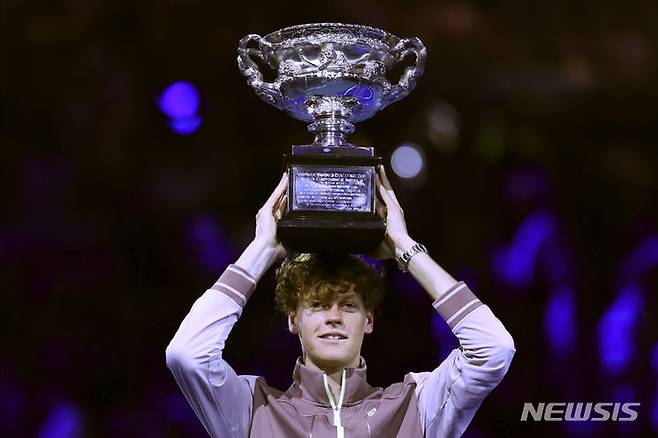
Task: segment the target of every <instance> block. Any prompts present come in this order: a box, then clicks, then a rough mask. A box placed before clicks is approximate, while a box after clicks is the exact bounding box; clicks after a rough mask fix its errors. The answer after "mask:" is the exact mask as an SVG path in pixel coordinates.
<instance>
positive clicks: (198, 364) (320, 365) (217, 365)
mask: <svg viewBox="0 0 658 438" xmlns="http://www.w3.org/2000/svg"><path fill="white" fill-rule="evenodd" d="M287 182H288V181H287V175H285V174H284V175H283V178H282V179H281V182H280V183H279V185H278V187H277V188H276V189H275V190H274V192H273V193H272V195H271V196H270V198H269V199H268V200H267V202H266V203H265V205H264V206H263V207H262V208H261V210H260V211H259V212H258V215H257V216H256V236H255V238H254V240H253V242H252V243H251V244H250V245H249V246H248V247H247V248H246V249H245V251H244V252H243V254H242V255H241V256H240V258H239V259H238V260H237V261H236V262H235V264H233V265H230V266H229V267H228V268H227V269H226V271H225V272H224V273H223V274H222V276H221V277H220V278H219V280H218V281H217V282H216V283H215V285H214V286H213V287H212V288H211V289H209V290H207V291H206V292H205V293H204V294H203V295H202V296H201V297H200V298H199V299H198V300H197V301H196V302H195V303H194V305H193V306H192V309H191V310H190V312H189V314H188V315H187V316H186V317H185V319H184V320H183V322H182V324H181V326H180V328H179V329H178V332H177V333H176V335H175V336H174V338H173V339H172V341H171V343H170V344H169V346H168V347H167V351H166V359H167V366H168V367H169V369H170V370H171V371H172V373H173V375H174V377H175V379H176V381H177V382H178V385H179V386H180V388H181V390H182V391H183V393H184V394H185V397H186V398H187V401H188V402H189V403H190V405H191V406H192V408H193V409H194V411H195V412H196V414H197V416H198V418H199V420H201V422H202V423H203V425H204V427H205V428H206V430H207V431H208V433H209V434H210V435H211V436H213V437H247V436H251V437H266V436H267V437H312V438H323V437H339V438H341V437H348V438H352V437H354V438H360V437H373V438H381V437H405V438H407V437H456V436H460V435H461V434H462V433H463V432H464V430H465V429H466V427H467V426H468V424H469V423H470V421H471V419H472V418H473V416H474V415H475V412H476V410H477V409H478V407H479V406H480V404H481V403H482V400H483V399H484V398H485V397H486V395H487V394H488V393H489V392H490V391H491V390H492V389H493V388H495V387H496V385H497V384H498V383H499V382H500V381H501V380H502V378H503V376H504V375H505V373H506V372H507V369H508V368H509V365H510V362H511V360H512V357H513V355H514V352H515V349H514V342H513V340H512V337H511V336H510V334H509V333H508V332H507V330H506V329H505V327H504V326H503V324H502V323H501V322H500V321H499V320H498V319H497V318H496V317H495V316H494V315H493V313H492V312H491V309H490V308H489V307H488V306H486V305H484V304H482V303H481V302H480V300H478V299H477V298H476V297H475V295H474V294H473V292H471V291H470V289H469V288H468V286H467V285H466V284H465V283H464V282H457V281H456V280H455V279H454V278H452V277H451V276H450V275H449V274H448V273H447V272H445V271H444V270H443V269H442V268H441V267H440V266H439V265H438V264H436V263H435V262H434V260H432V258H431V257H430V256H429V255H428V254H427V251H426V250H425V248H424V247H422V245H417V244H416V242H415V241H414V240H413V239H411V237H409V235H408V233H407V229H406V224H405V221H404V216H403V212H402V209H401V208H400V204H399V203H398V201H397V198H396V196H395V193H394V192H393V189H392V188H391V185H390V183H389V182H388V179H387V178H386V174H385V173H384V170H383V168H380V170H379V175H378V177H377V188H378V192H379V195H380V197H381V200H382V201H383V205H380V206H379V207H378V214H380V216H382V217H383V218H385V219H386V238H385V241H384V242H383V243H382V245H381V246H380V247H379V248H378V249H377V251H376V252H375V254H372V255H373V256H374V257H378V258H397V259H398V263H399V264H400V266H401V268H402V269H404V270H406V269H408V271H409V272H410V273H411V274H412V275H413V276H414V277H415V278H416V280H418V282H419V283H420V284H421V285H422V286H423V288H424V289H425V290H426V291H427V293H428V294H429V296H430V297H431V298H432V300H433V301H434V303H433V306H434V308H435V309H436V311H437V312H438V313H439V314H440V315H441V316H442V317H443V318H444V319H445V321H446V323H447V324H448V325H449V326H450V328H451V329H452V331H453V333H454V334H455V336H457V338H458V339H459V342H460V345H461V347H460V348H459V349H455V350H453V351H452V353H451V354H450V355H449V356H448V357H447V358H446V359H445V360H444V361H443V362H442V363H441V364H440V365H439V366H438V367H437V368H436V369H435V370H433V371H432V372H421V373H408V374H407V375H406V376H405V378H404V381H403V382H400V383H396V384H393V385H391V386H389V387H388V388H386V389H382V388H374V387H372V386H370V385H369V384H368V383H367V381H366V364H365V361H364V360H363V358H362V357H361V355H360V352H361V344H362V342H363V337H364V335H365V334H367V333H370V332H372V330H373V310H374V307H375V306H376V305H377V303H378V301H379V300H380V299H381V288H380V285H379V284H378V281H377V278H376V277H377V276H376V274H375V273H374V272H373V271H372V270H371V269H370V268H369V267H368V266H367V265H366V264H365V263H363V262H361V261H360V260H359V259H357V258H355V257H349V256H346V257H320V256H317V255H309V254H301V255H297V256H295V257H292V258H290V259H287V260H286V261H284V263H283V264H282V266H281V268H280V269H279V270H278V271H277V293H276V300H277V304H278V306H279V307H280V308H281V309H283V310H285V311H286V313H287V314H288V325H289V328H290V331H291V332H292V333H294V334H296V335H298V336H299V338H300V342H301V345H302V352H303V354H302V357H300V358H299V359H298V360H297V363H296V364H295V368H294V373H293V378H294V382H293V384H292V386H291V387H290V388H289V389H288V390H287V391H285V392H283V391H279V390H277V389H274V388H271V387H270V386H268V385H267V384H266V383H265V381H264V380H263V379H262V378H261V377H257V376H242V375H237V374H236V373H235V371H233V369H232V368H231V367H230V366H229V364H228V363H226V361H224V359H223V358H222V350H223V349H224V343H225V341H226V339H227V337H228V335H229V333H230V331H231V329H232V327H233V325H234V324H235V322H236V321H237V320H238V318H239V317H240V315H241V314H242V310H243V309H244V306H245V304H246V302H247V300H248V299H249V296H250V295H251V293H252V292H253V291H254V289H255V287H256V283H257V282H258V280H259V279H260V278H261V277H262V275H263V274H264V273H265V272H266V271H267V269H268V268H269V267H270V266H271V265H272V264H273V263H274V261H275V260H276V259H278V258H281V257H285V255H286V252H285V249H284V248H283V247H282V245H281V244H280V243H279V242H278V240H277V238H276V222H277V220H278V219H279V218H280V217H281V214H282V212H283V211H284V209H285V206H286V202H287V199H286V195H285V191H286V187H287Z"/></svg>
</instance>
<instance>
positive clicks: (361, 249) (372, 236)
mask: <svg viewBox="0 0 658 438" xmlns="http://www.w3.org/2000/svg"><path fill="white" fill-rule="evenodd" d="M385 234H386V224H385V223H384V220H383V219H382V218H380V217H379V216H377V215H372V214H363V213H338V212H332V213H331V214H330V215H327V214H326V213H323V212H288V213H287V214H286V215H284V216H283V217H282V218H281V219H280V220H279V222H278V224H277V236H279V238H280V239H281V241H283V242H284V244H285V245H286V247H287V248H288V249H292V250H293V251H296V252H313V253H343V254H363V253H365V252H368V251H370V250H374V249H375V248H376V247H377V246H378V245H379V244H380V243H381V242H382V240H383V239H384V235H385Z"/></svg>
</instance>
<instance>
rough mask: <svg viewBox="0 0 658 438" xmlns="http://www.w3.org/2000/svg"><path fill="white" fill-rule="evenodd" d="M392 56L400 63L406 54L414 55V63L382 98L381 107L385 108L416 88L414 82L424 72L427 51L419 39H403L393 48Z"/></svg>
mask: <svg viewBox="0 0 658 438" xmlns="http://www.w3.org/2000/svg"><path fill="white" fill-rule="evenodd" d="M392 51H393V56H395V59H396V61H397V62H401V61H402V60H403V59H404V58H405V57H406V56H407V55H408V54H410V53H413V54H414V55H416V62H415V63H414V65H410V66H409V67H407V68H406V69H405V70H404V73H402V76H400V80H399V81H398V83H397V84H395V85H393V86H391V88H390V90H389V91H388V92H387V93H386V94H385V95H384V96H382V102H383V106H382V108H384V107H387V106H388V105H390V104H392V103H393V102H397V101H398V100H400V99H402V98H403V97H405V96H406V95H408V94H409V93H411V91H412V90H413V89H414V88H416V82H418V79H419V78H420V77H421V76H422V75H423V72H424V71H425V60H426V59H427V49H426V48H425V45H424V44H423V43H422V42H421V41H420V39H418V38H416V37H414V38H403V39H401V40H400V41H399V42H398V43H397V44H396V46H395V47H394V48H393V50H392Z"/></svg>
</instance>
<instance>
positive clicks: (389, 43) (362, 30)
mask: <svg viewBox="0 0 658 438" xmlns="http://www.w3.org/2000/svg"><path fill="white" fill-rule="evenodd" d="M337 31H343V32H342V33H345V34H350V37H349V38H348V39H351V40H354V39H362V40H364V41H363V42H367V43H369V44H370V45H372V46H374V47H377V48H388V49H389V50H391V49H393V48H394V47H395V45H396V44H398V42H399V41H400V40H401V38H400V37H398V36H396V35H394V34H392V33H390V32H386V31H385V30H382V29H379V28H377V27H373V26H367V25H365V24H351V23H339V22H335V23H328V22H327V23H308V24H296V25H294V26H288V27H284V28H282V29H278V30H275V31H274V32H270V33H268V34H267V35H265V36H264V37H263V38H264V39H265V40H267V41H268V42H269V43H271V44H273V45H276V46H277V48H279V47H278V46H293V45H295V44H296V43H297V42H298V41H299V40H300V39H303V38H309V37H310V36H312V35H313V34H315V33H318V34H329V33H334V34H337V35H338V34H339V33H338V32H337ZM337 35H336V36H337ZM382 43H383V44H382ZM382 46H384V47H382Z"/></svg>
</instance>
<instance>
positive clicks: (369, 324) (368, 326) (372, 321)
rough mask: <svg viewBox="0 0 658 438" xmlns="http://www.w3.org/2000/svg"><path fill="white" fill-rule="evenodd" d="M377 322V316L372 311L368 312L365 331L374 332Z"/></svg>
mask: <svg viewBox="0 0 658 438" xmlns="http://www.w3.org/2000/svg"><path fill="white" fill-rule="evenodd" d="M374 324H375V317H374V315H373V313H372V312H371V311H367V312H366V328H365V330H364V332H365V333H368V334H370V333H372V329H373V328H374Z"/></svg>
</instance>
